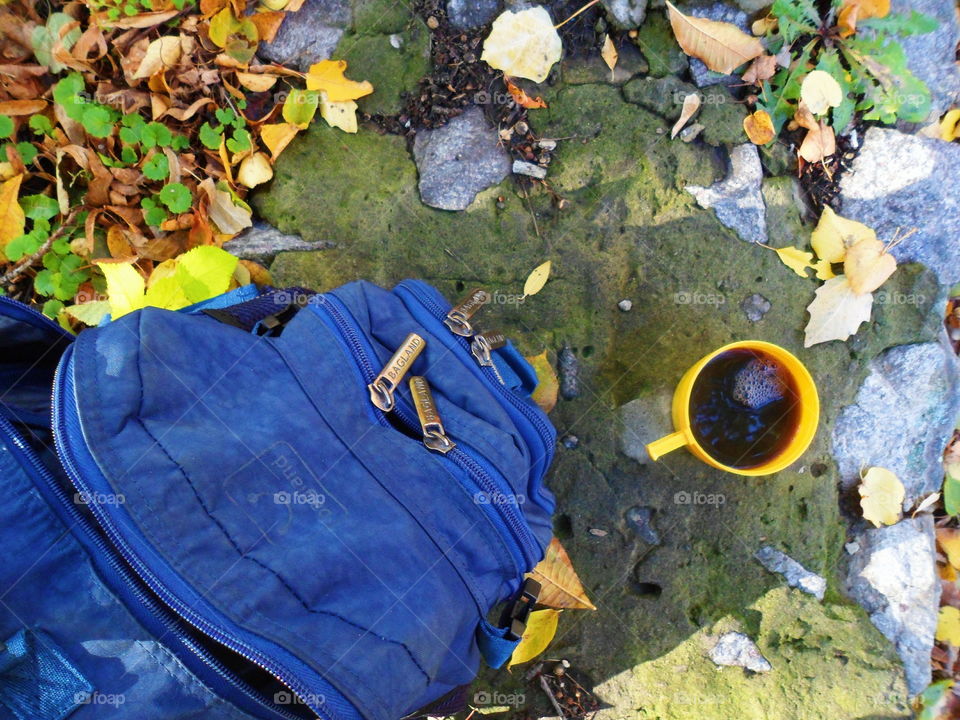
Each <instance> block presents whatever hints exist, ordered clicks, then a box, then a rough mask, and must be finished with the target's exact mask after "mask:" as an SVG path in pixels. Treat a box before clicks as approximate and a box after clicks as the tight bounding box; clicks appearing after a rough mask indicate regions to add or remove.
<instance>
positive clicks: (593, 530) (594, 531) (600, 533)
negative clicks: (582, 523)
mask: <svg viewBox="0 0 960 720" xmlns="http://www.w3.org/2000/svg"><path fill="white" fill-rule="evenodd" d="M587 532H589V533H590V534H591V535H593V536H595V537H606V536H607V535H609V534H610V533H608V532H607V531H606V530H601V529H600V528H590V529H589V530H588V531H587Z"/></svg>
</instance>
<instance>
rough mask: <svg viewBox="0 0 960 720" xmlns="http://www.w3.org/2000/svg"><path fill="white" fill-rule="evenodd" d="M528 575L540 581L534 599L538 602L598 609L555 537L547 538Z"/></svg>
mask: <svg viewBox="0 0 960 720" xmlns="http://www.w3.org/2000/svg"><path fill="white" fill-rule="evenodd" d="M528 577H532V578H533V579H534V580H536V581H537V582H539V583H540V587H541V589H540V598H539V600H538V601H537V602H538V603H540V604H541V605H547V606H549V607H552V608H566V609H570V610H596V609H597V608H596V606H595V605H594V604H593V603H592V602H590V598H588V597H587V593H586V591H585V590H584V589H583V584H582V583H581V582H580V578H579V577H577V573H576V571H575V570H574V569H573V564H572V563H571V562H570V557H569V556H568V555H567V551H566V550H564V549H563V545H561V544H560V541H559V540H557V539H556V538H553V540H551V541H550V544H549V545H548V546H547V552H546V555H545V556H544V558H543V560H541V561H540V563H539V564H538V565H537V566H536V567H535V568H534V569H533V570H532V571H531V572H530V574H529V575H528Z"/></svg>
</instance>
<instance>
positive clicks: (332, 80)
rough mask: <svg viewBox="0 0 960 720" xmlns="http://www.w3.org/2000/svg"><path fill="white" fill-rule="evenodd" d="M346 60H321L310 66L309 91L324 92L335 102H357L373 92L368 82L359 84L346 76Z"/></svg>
mask: <svg viewBox="0 0 960 720" xmlns="http://www.w3.org/2000/svg"><path fill="white" fill-rule="evenodd" d="M346 69H347V61H346V60H321V61H320V62H318V63H314V64H313V65H311V66H310V70H309V71H308V72H307V90H323V91H324V92H326V93H327V98H328V99H329V100H332V101H333V102H343V101H344V100H356V99H357V98H361V97H363V96H364V95H369V94H370V93H372V92H373V85H371V84H370V83H369V82H367V81H366V80H363V81H361V82H357V81H356V80H349V79H347V77H346V76H345V75H344V72H345V71H346Z"/></svg>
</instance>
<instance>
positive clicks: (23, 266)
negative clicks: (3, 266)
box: [0, 208, 80, 287]
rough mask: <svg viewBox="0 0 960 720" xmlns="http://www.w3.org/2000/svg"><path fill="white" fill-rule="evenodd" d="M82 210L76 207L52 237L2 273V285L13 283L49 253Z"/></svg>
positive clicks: (0, 281) (0, 279) (0, 285)
mask: <svg viewBox="0 0 960 720" xmlns="http://www.w3.org/2000/svg"><path fill="white" fill-rule="evenodd" d="M79 211H80V208H74V209H73V210H72V211H71V212H70V214H69V215H67V217H66V218H65V219H64V221H63V222H62V223H61V224H60V227H58V228H57V229H56V231H54V232H53V233H52V234H51V235H50V237H48V238H47V239H46V240H45V241H44V243H43V245H41V246H40V247H39V249H37V251H36V252H34V253H32V254H30V255H28V256H27V257H25V258H23V259H22V260H21V261H20V262H18V263H17V264H16V265H14V266H13V267H12V268H10V269H9V270H7V271H6V272H5V273H4V274H3V275H0V287H6V286H7V285H10V284H11V283H13V282H14V281H15V280H16V279H17V278H19V277H20V276H21V275H23V273H24V272H25V271H26V270H27V269H28V268H30V267H31V266H32V265H33V264H34V263H36V262H37V261H38V260H40V259H42V258H43V256H44V255H46V254H47V251H48V250H49V249H50V248H51V247H53V244H54V243H55V242H56V241H57V240H59V239H60V238H61V237H62V236H63V235H64V234H65V233H66V232H67V230H69V229H71V226H72V225H73V219H74V218H75V217H76V216H77V213H78V212H79Z"/></svg>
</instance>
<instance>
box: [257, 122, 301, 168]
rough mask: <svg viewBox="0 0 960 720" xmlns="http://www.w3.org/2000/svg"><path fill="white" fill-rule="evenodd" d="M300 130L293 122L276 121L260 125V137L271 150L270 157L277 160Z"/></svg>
mask: <svg viewBox="0 0 960 720" xmlns="http://www.w3.org/2000/svg"><path fill="white" fill-rule="evenodd" d="M298 132H300V128H299V127H297V126H296V125H294V124H293V123H274V124H271V125H261V126H260V139H261V140H263V144H264V145H266V146H267V149H268V150H269V151H270V157H271V158H273V159H274V160H276V159H277V158H278V157H279V156H280V153H282V152H283V150H284V148H286V147H287V145H289V144H290V141H291V140H293V138H295V137H296V135H297V133H298Z"/></svg>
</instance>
